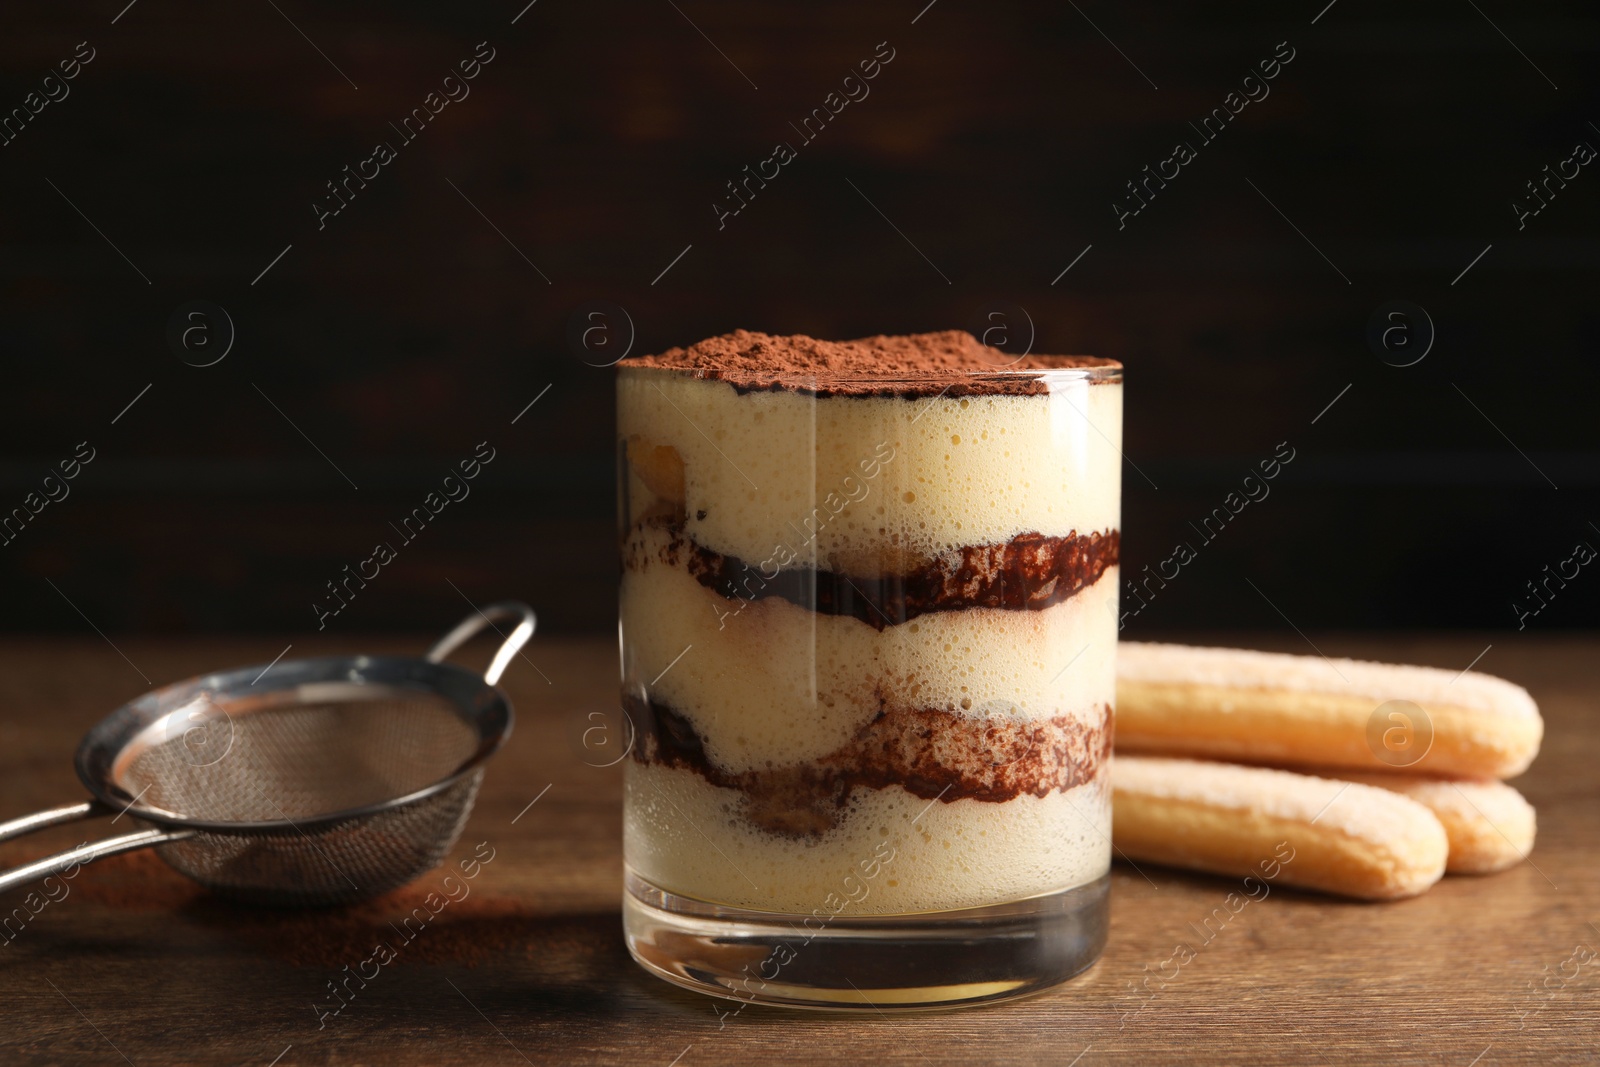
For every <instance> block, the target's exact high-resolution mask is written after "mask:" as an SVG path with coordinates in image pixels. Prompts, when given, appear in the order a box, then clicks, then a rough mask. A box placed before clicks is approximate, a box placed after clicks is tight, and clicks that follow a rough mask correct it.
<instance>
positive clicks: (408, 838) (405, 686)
mask: <svg viewBox="0 0 1600 1067" xmlns="http://www.w3.org/2000/svg"><path fill="white" fill-rule="evenodd" d="M502 620H504V621H510V620H516V623H517V625H516V627H515V628H514V629H513V630H512V631H511V634H510V636H509V637H506V638H505V640H504V643H503V644H501V646H500V648H499V650H498V651H496V653H495V656H494V659H493V660H492V661H491V662H490V664H489V669H488V670H487V671H486V672H485V673H484V674H483V676H482V677H479V676H478V675H476V674H474V673H472V672H471V671H467V670H464V669H462V668H460V667H455V666H452V665H450V664H448V663H444V662H441V661H442V660H443V659H444V658H445V657H446V656H448V655H449V654H450V653H451V652H453V651H455V649H456V648H458V647H460V646H461V645H462V644H464V643H465V642H466V641H467V640H468V639H470V638H471V637H472V636H473V635H475V634H476V633H478V632H479V631H480V630H482V629H483V628H484V627H486V626H491V625H493V624H494V623H495V622H497V621H502ZM535 625H536V621H535V619H534V614H533V611H532V610H531V609H529V608H528V607H527V606H526V605H523V604H518V603H515V602H505V603H500V604H495V605H492V606H491V607H488V608H485V609H484V610H483V611H481V612H476V613H475V614H473V615H472V616H470V617H468V618H467V619H466V620H465V621H463V622H462V623H461V625H459V626H457V627H456V628H455V629H453V630H451V631H450V632H449V633H448V634H446V635H445V636H444V637H442V638H441V639H440V640H439V642H438V643H437V644H435V645H434V646H433V647H432V648H431V649H429V650H428V653H427V656H426V657H425V658H423V659H415V658H411V657H403V656H346V657H333V658H321V659H302V660H286V661H284V662H282V663H272V664H268V665H266V666H264V667H263V666H261V665H257V666H254V667H244V668H240V669H238V670H231V671H224V672H222V673H219V674H209V675H205V676H203V677H200V678H192V679H190V680H189V681H186V682H178V683H177V684H175V685H170V686H167V687H166V688H164V689H159V690H156V691H155V692H152V693H148V694H146V695H145V696H143V697H140V698H139V699H138V700H135V701H133V702H132V703H130V704H125V705H123V706H122V707H121V708H118V709H117V710H116V711H115V712H113V713H112V714H111V715H110V716H109V717H108V718H106V719H105V720H104V721H102V722H101V723H100V724H99V725H98V726H96V727H95V728H94V729H92V730H90V731H89V734H88V736H87V737H85V738H84V739H83V743H82V744H81V745H79V746H78V754H77V758H76V764H77V769H78V777H79V778H80V779H81V780H82V782H83V784H84V785H85V786H87V787H88V790H89V794H90V796H91V799H90V800H88V801H85V802H83V803H79V804H69V805H66V806H65V807H60V808H52V809H50V810H48V811H41V812H37V813H35V814H33V815H26V816H23V817H22V818H20V819H13V820H12V821H10V822H7V823H3V824H0V841H6V840H9V839H11V838H13V837H20V836H22V835H23V834H28V833H32V832H34V831H35V830H42V829H44V828H46V827H49V826H58V825H61V824H63V823H71V822H78V821H80V820H83V819H92V818H99V817H102V816H106V815H112V816H117V817H118V818H120V816H121V815H124V814H126V815H128V816H130V817H131V818H132V819H133V821H134V823H135V824H136V825H138V826H141V827H144V828H143V829H140V830H138V831H137V832H135V833H129V834H124V835H122V836H120V837H109V838H105V839H104V840H101V841H96V842H93V843H91V844H85V845H81V846H79V847H78V848H74V849H70V850H68V851H66V852H61V853H58V854H56V855H54V856H49V857H47V858H45V859H42V860H38V861H36V862H33V863H30V864H27V865H26V866H23V867H18V868H16V869H15V870H12V871H8V872H6V873H5V874H0V892H3V891H5V890H7V889H11V888H12V887H14V886H19V885H25V884H27V883H29V882H33V881H36V880H38V879H41V878H45V877H48V876H49V875H52V874H57V873H60V872H62V871H64V870H67V869H68V868H71V867H75V866H78V865H80V864H84V863H90V862H93V861H94V860H97V859H101V858H103V857H105V856H112V855H115V854H117V853H119V852H130V851H132V850H134V849H141V848H155V849H156V850H157V853H158V854H159V855H160V856H161V858H162V859H164V860H166V861H167V862H168V863H169V864H171V865H172V866H173V867H175V868H176V869H177V870H179V871H181V872H182V873H183V874H186V875H188V876H189V877H190V878H193V879H194V880H195V881H197V882H199V883H200V884H201V885H204V886H205V887H207V888H208V889H211V890H213V891H215V892H217V893H219V894H222V895H225V896H228V897H232V898H235V899H238V900H244V901H248V902H251V903H257V904H274V905H323V904H340V903H346V902H349V901H354V900H360V899H364V898H366V897H372V896H376V895H377V894H379V893H383V892H386V891H388V890H390V889H394V888H396V887H398V886H401V885H404V884H405V883H407V882H409V881H411V880H412V879H414V878H416V877H417V876H418V875H420V874H422V873H423V872H424V871H426V870H428V869H430V868H431V867H434V866H435V865H437V864H438V863H440V862H441V861H442V860H443V859H444V857H445V855H446V854H447V853H448V852H449V850H450V848H451V846H452V845H454V844H455V841H456V838H457V837H458V836H459V835H460V833H461V828H462V826H463V825H464V824H465V823H466V821H467V815H468V814H469V813H470V812H471V811H472V802H473V799H474V798H475V797H476V796H477V793H478V785H479V783H480V782H481V781H482V780H483V764H484V762H485V761H486V760H487V759H488V758H489V757H490V756H491V755H493V754H494V752H495V750H496V749H498V748H499V747H500V745H501V744H502V743H503V742H504V741H505V739H506V738H507V737H508V736H509V735H510V733H511V720H512V713H511V705H510V703H509V702H508V701H507V700H506V698H505V695H504V694H503V693H501V692H500V690H498V689H497V688H495V683H496V682H498V681H499V680H500V675H501V674H502V673H504V671H505V669H506V666H507V664H509V663H510V661H511V657H513V656H515V655H516V654H517V651H518V650H519V649H521V648H522V646H523V645H524V644H525V643H527V641H528V639H529V638H530V637H532V636H533V631H534V627H535ZM113 821H115V820H113Z"/></svg>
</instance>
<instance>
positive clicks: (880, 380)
mask: <svg viewBox="0 0 1600 1067" xmlns="http://www.w3.org/2000/svg"><path fill="white" fill-rule="evenodd" d="M1021 358H1024V359H1026V358H1033V359H1049V358H1052V357H1049V356H1044V357H1038V356H1035V357H1021ZM1059 358H1076V357H1059ZM615 366H616V368H617V369H618V370H619V371H628V372H631V373H634V374H640V373H661V374H668V375H672V376H675V377H683V378H693V379H697V380H701V381H724V382H727V383H728V384H729V385H733V386H735V387H736V388H739V389H741V390H744V389H756V390H763V391H765V390H775V389H782V388H805V389H808V390H815V389H817V388H818V387H820V388H822V389H829V390H831V389H832V387H834V386H836V385H837V386H846V387H848V386H853V385H893V386H921V387H925V388H933V387H934V386H939V385H947V386H955V385H959V384H961V383H963V382H981V381H995V380H999V381H1038V380H1042V381H1046V382H1066V381H1088V382H1091V383H1120V382H1121V381H1122V380H1123V370H1124V368H1123V365H1122V364H1121V363H1118V362H1110V363H1104V364H1096V365H1092V366H1066V367H1038V366H1034V367H1014V366H1007V367H981V368H972V369H966V368H962V369H951V370H940V371H936V372H931V373H927V374H909V373H892V372H882V371H879V372H872V371H867V370H863V371H860V372H855V371H848V372H844V373H840V372H836V371H829V372H828V373H826V374H807V373H805V372H803V371H784V372H779V373H766V374H760V375H759V376H758V375H755V374H752V373H751V372H750V371H747V370H744V369H741V368H732V367H659V366H653V365H648V364H637V363H631V364H630V363H628V362H625V361H624V362H619V363H617V364H615ZM756 377H759V384H754V383H753V382H751V381H750V380H749V379H751V378H756ZM738 379H746V380H744V381H740V380H738Z"/></svg>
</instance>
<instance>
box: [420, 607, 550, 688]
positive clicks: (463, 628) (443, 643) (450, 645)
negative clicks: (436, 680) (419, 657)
mask: <svg viewBox="0 0 1600 1067" xmlns="http://www.w3.org/2000/svg"><path fill="white" fill-rule="evenodd" d="M512 619H515V620H517V625H516V628H515V629H513V630H512V631H511V635H510V636H509V637H507V636H506V634H505V632H504V631H503V630H501V629H500V627H498V626H495V623H497V622H509V621H511V620H512ZM538 625H539V620H538V619H537V618H535V617H534V614H533V609H532V608H530V607H528V605H526V604H523V603H520V602H518V601H515V600H502V601H500V602H499V603H498V604H490V605H489V606H488V607H486V608H483V609H481V610H479V609H477V608H474V609H473V613H472V614H471V615H468V616H467V617H466V618H465V619H462V620H461V623H460V625H458V626H457V627H456V628H455V629H454V630H451V631H450V632H449V633H447V634H445V635H444V636H443V637H441V638H439V641H438V643H437V644H435V645H434V646H433V647H432V648H430V649H428V655H427V657H426V659H427V660H428V662H429V663H438V662H440V661H441V660H443V659H444V658H445V657H446V656H448V655H450V653H452V652H454V651H455V650H456V649H458V648H460V647H461V646H462V645H464V644H466V643H467V642H468V641H469V640H471V639H472V638H473V637H475V636H476V635H477V634H478V633H479V632H480V631H482V630H483V628H484V627H485V626H489V627H493V628H494V632H495V633H497V634H499V635H500V636H501V637H505V640H504V641H503V642H502V643H501V645H500V648H499V650H498V651H497V652H495V654H494V659H492V660H490V661H489V669H488V670H486V671H484V672H483V680H484V681H486V682H488V683H489V684H490V685H494V684H495V683H497V682H499V681H500V676H501V675H502V674H504V673H505V672H506V667H507V666H508V665H509V664H510V663H511V657H512V656H515V655H516V654H517V653H518V652H520V651H521V650H522V646H523V645H525V644H527V643H528V639H529V638H530V637H532V636H533V631H534V628H535V627H537V626H538Z"/></svg>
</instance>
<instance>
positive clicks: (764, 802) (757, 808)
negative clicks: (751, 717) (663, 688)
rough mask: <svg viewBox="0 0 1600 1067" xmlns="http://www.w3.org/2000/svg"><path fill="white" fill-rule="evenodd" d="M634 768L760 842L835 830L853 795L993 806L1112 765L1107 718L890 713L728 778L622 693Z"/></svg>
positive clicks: (686, 732) (687, 738)
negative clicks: (836, 744) (696, 787)
mask: <svg viewBox="0 0 1600 1067" xmlns="http://www.w3.org/2000/svg"><path fill="white" fill-rule="evenodd" d="M622 704H623V708H624V710H626V711H627V713H628V716H629V718H630V720H631V721H632V723H633V727H634V731H635V735H634V736H635V739H634V745H633V750H632V754H633V758H634V759H635V760H636V761H638V762H639V763H646V764H657V765H660V766H665V767H675V768H680V769H684V770H690V771H693V772H694V773H696V774H698V775H700V776H701V777H702V778H704V779H705V780H706V781H708V782H710V783H711V784H712V785H715V786H720V787H722V788H725V789H735V790H738V791H739V792H740V793H742V794H744V804H743V815H744V817H745V818H747V819H749V820H750V821H751V822H753V823H755V824H756V825H757V826H759V827H761V828H762V829H763V830H766V831H767V832H769V833H774V834H782V835H784V836H788V837H817V836H820V835H822V834H824V833H826V832H827V831H829V830H831V829H833V828H834V827H835V826H837V825H838V824H839V821H840V820H841V819H842V818H843V817H844V815H845V813H846V812H847V810H848V809H849V805H850V797H851V794H852V793H854V792H855V790H857V789H886V788H888V787H890V786H899V787H900V788H902V789H904V790H906V792H908V793H911V794H913V795H915V796H918V797H922V798H923V799H925V800H938V801H940V802H941V803H945V804H951V803H954V802H955V801H957V800H977V801H982V802H985V803H992V804H1000V803H1005V802H1006V801H1009V800H1014V799H1016V798H1017V797H1019V796H1023V795H1024V794H1026V795H1029V796H1035V797H1045V796H1048V795H1049V794H1050V793H1052V792H1057V791H1059V792H1065V791H1066V790H1068V789H1072V788H1074V787H1076V786H1080V785H1083V784H1085V783H1086V782H1089V781H1092V780H1093V779H1094V777H1095V775H1097V774H1098V773H1099V771H1100V768H1102V767H1104V766H1106V765H1107V762H1108V761H1109V760H1110V758H1111V737H1112V732H1113V731H1112V720H1113V714H1112V710H1111V706H1110V705H1104V707H1103V712H1102V714H1101V717H1100V721H1099V723H1098V724H1096V725H1094V726H1086V725H1084V724H1083V723H1082V722H1081V721H1079V720H1078V719H1076V718H1074V717H1072V716H1067V715H1058V716H1055V717H1054V718H1050V719H1046V720H1043V721H1039V722H1024V721H1022V720H1019V719H1012V718H975V717H970V716H966V715H961V714H958V713H953V712H946V711H936V710H932V709H924V708H902V707H894V708H891V707H889V706H888V705H887V702H886V701H884V700H883V699H882V698H881V697H880V699H879V708H878V714H877V716H876V717H875V718H874V719H873V720H872V721H871V722H870V723H868V724H867V725H865V726H863V727H862V728H861V729H860V730H859V731H857V733H856V735H855V736H854V737H852V738H851V739H850V740H849V741H848V742H846V743H845V744H844V745H842V746H841V747H840V748H838V749H837V750H835V751H833V752H830V753H829V754H828V755H826V756H823V757H821V758H820V759H815V760H810V761H807V762H805V763H801V764H796V765H794V766H789V767H775V768H770V769H763V770H751V771H740V772H737V773H735V772H730V771H727V770H724V769H722V768H721V767H718V766H717V765H716V764H714V763H712V762H711V760H710V759H709V758H707V756H706V752H705V743H704V742H703V741H702V740H701V739H700V736H699V734H697V733H696V732H695V729H694V726H693V725H692V724H691V723H690V722H689V720H688V719H686V718H685V717H684V716H682V715H680V714H679V713H677V712H676V711H674V710H673V709H671V708H670V707H667V706H666V705H665V704H662V703H659V702H657V701H652V700H649V699H641V698H640V697H638V696H637V695H634V694H628V693H624V695H623V701H622Z"/></svg>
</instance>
